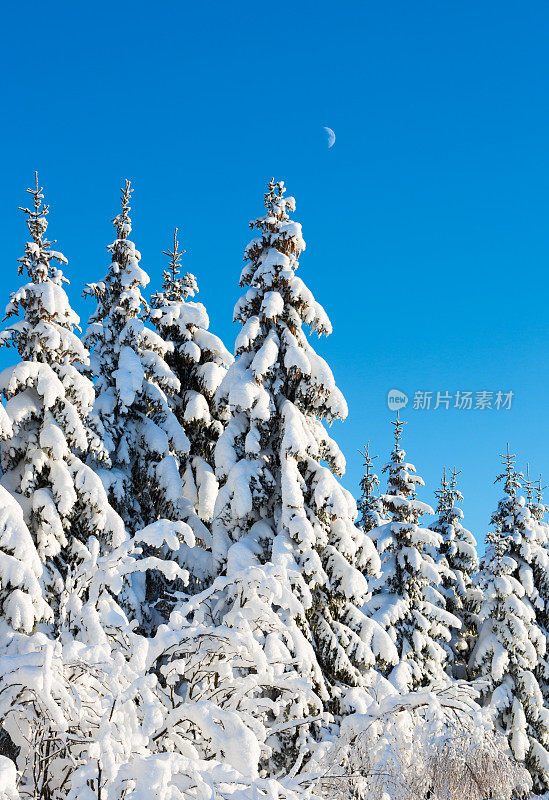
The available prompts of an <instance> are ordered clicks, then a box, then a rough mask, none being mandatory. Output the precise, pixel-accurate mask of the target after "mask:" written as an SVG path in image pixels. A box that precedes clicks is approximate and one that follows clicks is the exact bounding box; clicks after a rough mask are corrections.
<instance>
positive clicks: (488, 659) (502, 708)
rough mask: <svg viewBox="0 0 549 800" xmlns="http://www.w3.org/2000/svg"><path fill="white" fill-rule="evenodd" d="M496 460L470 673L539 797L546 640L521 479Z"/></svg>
mask: <svg viewBox="0 0 549 800" xmlns="http://www.w3.org/2000/svg"><path fill="white" fill-rule="evenodd" d="M502 459H503V463H504V464H505V471H504V472H503V473H502V474H501V475H499V476H498V477H497V479H496V481H498V482H503V484H504V491H505V495H504V497H503V498H502V499H501V500H500V501H499V503H498V507H497V510H496V511H495V513H494V514H493V515H492V525H493V527H494V529H493V530H492V531H491V532H490V533H489V535H488V536H487V544H488V547H487V550H486V554H485V556H484V558H483V560H482V564H481V571H480V573H479V575H478V577H477V579H476V584H477V586H478V588H479V590H480V591H481V592H482V603H481V606H480V609H479V612H478V625H479V632H478V641H477V644H476V646H475V649H474V650H473V653H472V656H471V666H472V668H473V670H474V674H475V675H477V676H478V677H481V678H483V679H484V681H485V684H484V689H483V693H482V699H483V702H484V703H485V705H488V706H490V707H491V708H493V709H494V713H495V720H496V724H497V726H498V727H499V728H500V729H501V730H502V731H503V732H504V733H505V734H506V735H507V737H508V740H509V745H510V747H511V750H512V752H513V755H514V756H515V758H516V759H517V760H518V761H523V762H524V763H525V765H526V766H527V767H528V770H529V771H530V774H531V775H532V778H533V781H534V788H535V789H536V790H537V791H547V790H548V789H549V711H548V710H547V709H546V708H544V704H543V696H542V692H541V689H540V686H539V684H538V681H537V679H536V672H537V670H538V667H539V664H540V660H541V659H543V656H544V654H545V650H546V640H545V636H544V633H543V631H542V630H541V629H540V627H539V626H538V624H537V621H536V610H535V602H536V599H537V594H538V593H537V589H536V586H535V580H534V577H535V576H534V570H533V567H532V564H533V561H534V560H535V559H536V557H537V555H538V554H539V550H540V548H539V544H538V542H537V541H536V531H535V526H534V525H533V524H532V518H531V514H530V511H529V509H528V507H527V505H526V502H525V499H524V498H523V497H521V496H520V495H518V490H519V489H520V487H521V479H522V477H523V476H522V474H521V473H518V472H517V471H516V468H515V456H514V455H512V454H510V453H509V446H507V453H506V454H505V455H503V456H502Z"/></svg>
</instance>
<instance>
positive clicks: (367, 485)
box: [357, 442, 387, 534]
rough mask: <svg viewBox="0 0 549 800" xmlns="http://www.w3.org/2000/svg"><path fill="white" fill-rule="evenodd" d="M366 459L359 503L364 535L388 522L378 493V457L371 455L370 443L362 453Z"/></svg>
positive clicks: (361, 526) (360, 520)
mask: <svg viewBox="0 0 549 800" xmlns="http://www.w3.org/2000/svg"><path fill="white" fill-rule="evenodd" d="M362 456H363V457H364V469H365V471H364V475H363V477H362V480H361V481H360V489H361V496H360V500H359V501H358V503H357V507H358V513H359V525H360V528H361V529H362V530H363V531H364V533H367V534H371V532H372V531H373V530H374V529H375V528H378V527H379V526H380V525H382V524H383V523H384V522H386V521H387V520H386V519H384V516H383V513H384V509H383V503H382V501H381V498H380V496H379V493H378V487H379V478H378V476H377V475H376V473H375V472H374V469H373V466H374V460H375V459H376V458H377V456H371V455H370V442H368V444H367V445H366V449H365V450H364V452H363V453H362Z"/></svg>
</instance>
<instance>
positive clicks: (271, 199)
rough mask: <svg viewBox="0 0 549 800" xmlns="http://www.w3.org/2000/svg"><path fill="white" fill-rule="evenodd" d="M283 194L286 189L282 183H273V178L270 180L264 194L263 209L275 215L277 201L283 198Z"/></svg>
mask: <svg viewBox="0 0 549 800" xmlns="http://www.w3.org/2000/svg"><path fill="white" fill-rule="evenodd" d="M285 193H286V188H285V186H284V181H275V179H274V178H271V180H270V181H269V183H268V184H267V191H266V192H265V194H264V198H265V208H267V209H268V210H269V211H271V212H272V213H276V212H277V211H278V208H277V206H278V201H279V200H280V199H281V198H282V197H284V194H285Z"/></svg>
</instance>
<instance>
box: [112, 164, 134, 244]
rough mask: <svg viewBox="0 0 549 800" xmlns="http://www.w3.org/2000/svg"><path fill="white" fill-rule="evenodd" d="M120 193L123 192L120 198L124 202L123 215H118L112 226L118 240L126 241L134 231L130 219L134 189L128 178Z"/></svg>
mask: <svg viewBox="0 0 549 800" xmlns="http://www.w3.org/2000/svg"><path fill="white" fill-rule="evenodd" d="M120 191H121V192H122V195H121V196H120V200H121V201H122V213H121V214H118V216H116V217H115V218H114V219H113V221H112V224H113V225H114V227H115V228H116V233H117V237H118V239H126V238H127V236H128V234H129V233H131V229H132V221H131V219H130V211H131V210H132V209H131V206H130V200H131V196H132V192H133V189H132V188H131V181H129V180H128V179H127V178H126V180H125V182H124V186H123V187H122V188H121V189H120Z"/></svg>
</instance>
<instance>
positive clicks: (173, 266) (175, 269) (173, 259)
mask: <svg viewBox="0 0 549 800" xmlns="http://www.w3.org/2000/svg"><path fill="white" fill-rule="evenodd" d="M177 231H178V228H175V229H174V232H173V250H163V251H162V255H164V256H168V258H169V259H170V263H169V274H170V277H171V279H172V281H176V280H177V277H178V275H179V273H180V272H181V256H182V255H183V254H184V253H185V252H186V251H185V250H180V249H179V242H178V240H177Z"/></svg>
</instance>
